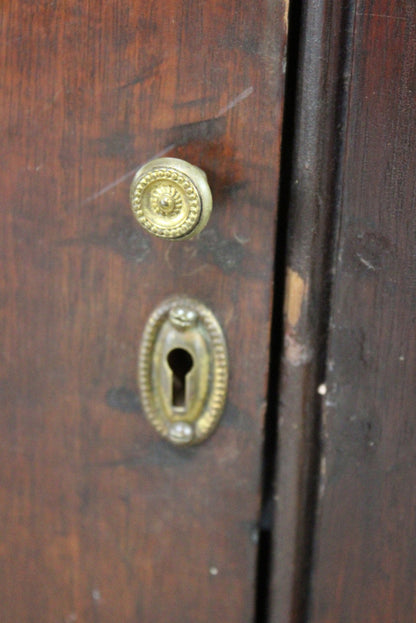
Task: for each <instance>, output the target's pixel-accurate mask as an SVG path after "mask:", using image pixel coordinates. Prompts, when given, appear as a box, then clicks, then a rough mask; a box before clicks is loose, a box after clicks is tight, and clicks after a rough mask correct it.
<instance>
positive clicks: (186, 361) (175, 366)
mask: <svg viewBox="0 0 416 623" xmlns="http://www.w3.org/2000/svg"><path fill="white" fill-rule="evenodd" d="M168 364H169V367H170V369H171V370H172V406H173V407H182V408H183V407H185V398H186V375H187V374H188V372H189V371H190V370H191V369H192V367H193V365H194V360H193V358H192V356H191V355H190V354H189V353H188V351H187V350H185V349H183V348H174V349H173V350H171V351H170V353H169V355H168Z"/></svg>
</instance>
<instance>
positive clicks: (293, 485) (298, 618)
mask: <svg viewBox="0 0 416 623" xmlns="http://www.w3.org/2000/svg"><path fill="white" fill-rule="evenodd" d="M345 4H346V3H345V2H333V0H316V1H314V2H295V3H293V4H292V5H291V11H290V13H289V33H291V34H290V35H289V41H290V47H289V50H288V54H289V59H288V67H289V69H288V76H287V80H288V86H289V87H291V91H290V90H289V93H292V94H291V96H288V97H287V99H286V102H285V106H286V115H285V119H286V127H285V133H284V136H285V139H284V141H285V143H286V142H288V143H289V146H290V153H289V154H285V155H286V158H287V157H288V156H290V158H291V160H290V161H289V164H288V165H287V164H285V163H282V165H283V166H284V167H285V168H284V169H283V175H282V186H281V195H280V198H281V205H280V208H279V213H281V212H283V213H285V212H286V214H287V217H286V218H287V223H286V228H285V232H284V234H283V235H285V236H286V252H285V260H286V261H285V264H286V276H285V288H284V290H285V292H284V305H283V323H282V325H283V326H282V331H283V336H282V341H283V345H282V358H281V363H280V379H279V385H278V398H279V400H278V404H277V405H276V410H277V417H278V430H277V435H276V438H277V460H276V479H275V509H274V522H273V535H272V536H273V539H272V540H273V545H272V577H271V594H270V600H269V601H270V612H269V616H270V621H273V623H303V622H304V621H305V615H306V608H307V599H308V580H309V575H310V566H309V563H310V553H311V545H312V540H313V518H314V513H313V509H314V501H315V500H314V497H315V488H316V487H315V485H316V476H315V474H316V469H317V462H318V461H319V443H317V438H318V433H319V419H320V402H321V401H320V396H319V394H318V393H317V387H318V386H319V384H320V383H321V382H322V380H323V378H322V377H323V374H324V369H325V367H324V359H325V335H326V328H327V324H328V295H329V286H330V282H331V274H330V267H331V248H332V243H331V240H332V239H331V234H332V226H333V217H334V207H335V206H336V205H337V170H338V166H337V165H338V160H339V153H340V150H342V145H343V140H342V139H343V135H342V110H343V107H342V106H341V105H340V102H342V101H343V100H344V99H345V95H346V94H345V88H344V81H343V79H342V75H343V69H344V67H343V66H344V64H345V56H346V55H345V46H346V44H347V45H348V39H349V32H348V23H347V20H346V17H347V15H348V14H347V12H346V10H345ZM290 97H291V98H292V100H293V101H290ZM289 130H291V132H290V133H289ZM279 223H280V219H279ZM279 235H281V232H280V234H279ZM272 382H273V381H272Z"/></svg>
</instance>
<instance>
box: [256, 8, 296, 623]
mask: <svg viewBox="0 0 416 623" xmlns="http://www.w3.org/2000/svg"><path fill="white" fill-rule="evenodd" d="M301 6H302V0H291V2H290V3H289V15H288V25H289V27H288V39H287V56H286V77H285V100H284V112H283V125H282V140H281V154H282V156H281V162H280V180H279V196H278V198H277V201H278V206H279V210H278V223H277V233H276V251H275V263H274V294H273V306H272V326H271V336H270V362H269V375H268V379H269V381H268V392H267V410H266V416H265V424H264V442H263V464H262V482H261V487H262V490H261V513H260V522H259V526H258V553H257V575H256V601H255V614H254V623H267V621H268V615H269V598H270V580H271V570H272V567H271V563H272V526H273V505H274V504H273V496H274V472H275V465H276V450H277V417H276V413H277V397H278V383H277V379H278V376H279V367H280V359H281V354H282V348H283V302H284V286H285V274H286V247H287V223H288V211H289V195H290V180H291V177H292V151H293V135H294V131H295V109H296V107H295V102H296V83H297V74H298V61H299V41H300V31H301Z"/></svg>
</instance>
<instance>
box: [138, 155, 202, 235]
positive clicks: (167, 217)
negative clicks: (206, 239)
mask: <svg viewBox="0 0 416 623" xmlns="http://www.w3.org/2000/svg"><path fill="white" fill-rule="evenodd" d="M130 201H131V207H132V210H133V213H134V215H135V217H136V219H137V220H138V222H139V223H140V225H141V226H142V227H143V228H144V229H146V230H147V231H148V232H150V233H151V234H154V235H155V236H158V237H159V238H168V239H170V240H183V239H184V238H191V237H192V236H195V235H197V234H198V233H199V232H200V231H201V230H202V229H203V228H204V227H205V225H206V224H207V222H208V219H209V217H210V214H211V210H212V196H211V191H210V188H209V186H208V182H207V178H206V175H205V173H204V172H203V171H202V170H201V169H199V168H198V167H196V166H194V165H192V164H189V163H188V162H185V161H184V160H180V159H179V158H158V159H156V160H151V161H150V162H148V163H147V164H145V165H144V166H143V167H141V169H139V171H137V173H136V175H135V176H134V179H133V182H132V185H131V190H130Z"/></svg>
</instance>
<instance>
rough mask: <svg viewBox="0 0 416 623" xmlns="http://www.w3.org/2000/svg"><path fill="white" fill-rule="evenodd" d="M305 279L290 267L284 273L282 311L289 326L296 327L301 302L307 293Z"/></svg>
mask: <svg viewBox="0 0 416 623" xmlns="http://www.w3.org/2000/svg"><path fill="white" fill-rule="evenodd" d="M307 289H308V288H307V284H306V282H305V280H304V279H303V278H302V277H301V276H300V275H299V273H297V272H296V271H295V270H292V268H288V270H287V273H286V294H285V303H284V313H285V316H286V319H287V321H288V323H289V325H290V326H291V327H296V325H297V324H298V322H299V318H300V314H301V311H302V303H303V300H304V298H305V295H306V293H307Z"/></svg>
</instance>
